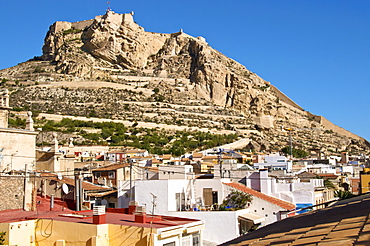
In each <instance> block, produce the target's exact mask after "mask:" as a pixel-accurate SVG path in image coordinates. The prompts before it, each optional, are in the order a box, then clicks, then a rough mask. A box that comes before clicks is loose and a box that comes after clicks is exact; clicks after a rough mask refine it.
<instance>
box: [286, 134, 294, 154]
mask: <svg viewBox="0 0 370 246" xmlns="http://www.w3.org/2000/svg"><path fill="white" fill-rule="evenodd" d="M285 130H287V131H289V146H290V156H291V158H292V159H293V143H292V131H293V129H292V128H285Z"/></svg>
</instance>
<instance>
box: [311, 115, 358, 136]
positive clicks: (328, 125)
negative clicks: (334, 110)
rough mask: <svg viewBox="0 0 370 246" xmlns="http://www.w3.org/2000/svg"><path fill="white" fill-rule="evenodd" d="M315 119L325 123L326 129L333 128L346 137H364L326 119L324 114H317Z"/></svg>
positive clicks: (322, 123)
mask: <svg viewBox="0 0 370 246" xmlns="http://www.w3.org/2000/svg"><path fill="white" fill-rule="evenodd" d="M315 120H316V121H317V122H319V123H320V124H321V125H323V126H324V127H325V129H327V130H332V131H334V132H336V133H339V134H341V135H344V136H346V137H351V138H354V139H362V138H361V137H360V136H357V135H356V134H353V133H352V132H350V131H347V130H346V129H344V128H342V127H339V126H337V125H334V124H333V123H331V122H330V121H329V120H327V119H325V118H324V117H323V116H318V115H315Z"/></svg>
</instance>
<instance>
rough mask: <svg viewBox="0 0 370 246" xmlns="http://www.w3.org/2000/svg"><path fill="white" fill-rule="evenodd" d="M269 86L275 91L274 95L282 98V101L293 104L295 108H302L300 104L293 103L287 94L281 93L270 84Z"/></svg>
mask: <svg viewBox="0 0 370 246" xmlns="http://www.w3.org/2000/svg"><path fill="white" fill-rule="evenodd" d="M270 88H271V90H272V91H274V92H275V93H276V95H277V96H278V97H279V98H280V100H282V101H283V102H285V103H287V104H289V105H290V106H293V107H295V108H298V109H300V110H304V109H303V108H302V107H301V106H299V105H298V104H297V103H295V102H294V101H293V100H292V99H290V98H289V97H288V96H287V95H285V94H284V93H282V92H281V91H280V90H279V89H278V88H276V87H275V86H273V85H271V84H270Z"/></svg>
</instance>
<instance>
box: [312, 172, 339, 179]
mask: <svg viewBox="0 0 370 246" xmlns="http://www.w3.org/2000/svg"><path fill="white" fill-rule="evenodd" d="M317 176H319V177H325V178H337V177H338V175H335V174H333V173H317Z"/></svg>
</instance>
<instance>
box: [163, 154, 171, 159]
mask: <svg viewBox="0 0 370 246" xmlns="http://www.w3.org/2000/svg"><path fill="white" fill-rule="evenodd" d="M160 157H161V158H162V159H163V160H170V159H171V158H172V155H171V154H165V155H162V156H160Z"/></svg>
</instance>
